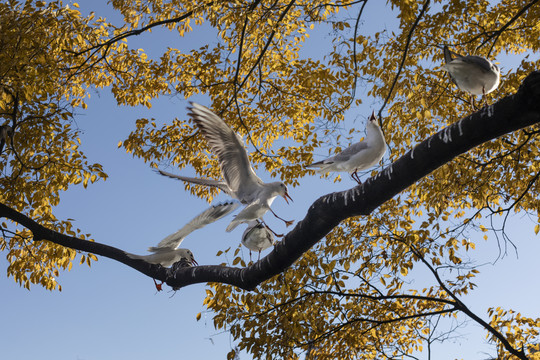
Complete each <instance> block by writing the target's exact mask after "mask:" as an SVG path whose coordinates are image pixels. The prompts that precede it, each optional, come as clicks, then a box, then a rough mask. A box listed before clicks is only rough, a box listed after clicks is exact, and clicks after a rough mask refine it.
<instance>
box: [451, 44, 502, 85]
mask: <svg viewBox="0 0 540 360" xmlns="http://www.w3.org/2000/svg"><path fill="white" fill-rule="evenodd" d="M443 52H444V61H445V64H444V65H443V66H442V68H443V69H444V70H446V71H447V72H448V74H450V77H451V78H452V81H453V82H454V83H455V84H456V85H457V87H458V88H460V89H461V90H463V91H466V92H468V93H470V94H472V95H486V94H489V93H490V92H492V91H493V90H495V89H496V88H497V87H498V86H499V82H500V79H501V72H500V70H499V67H498V66H497V65H495V64H493V63H492V62H491V61H489V60H488V59H486V58H483V57H481V56H475V55H467V56H462V55H459V54H457V53H455V52H453V51H451V50H450V49H448V46H446V45H445V46H444V48H443Z"/></svg>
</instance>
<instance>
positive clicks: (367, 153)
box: [307, 112, 386, 184]
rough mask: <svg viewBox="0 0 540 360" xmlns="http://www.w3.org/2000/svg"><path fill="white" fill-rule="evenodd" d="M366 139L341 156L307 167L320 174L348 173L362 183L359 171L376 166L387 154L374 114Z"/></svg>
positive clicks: (368, 124) (344, 151)
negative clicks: (314, 168)
mask: <svg viewBox="0 0 540 360" xmlns="http://www.w3.org/2000/svg"><path fill="white" fill-rule="evenodd" d="M366 132H367V134H366V138H365V139H364V140H362V141H360V142H357V143H355V144H352V145H351V146H349V147H348V148H346V149H345V150H343V151H342V152H340V153H339V154H337V155H335V156H332V157H330V158H328V159H325V160H322V161H318V162H316V163H313V164H309V165H307V167H316V168H318V169H316V170H315V171H316V172H318V173H328V172H330V171H346V172H348V173H350V174H351V177H352V178H353V179H354V180H355V181H356V182H357V183H359V184H361V183H362V181H361V180H360V177H359V176H358V171H360V170H366V169H369V168H370V167H372V166H374V165H376V164H377V163H378V162H379V161H380V160H381V159H382V157H383V156H384V154H385V152H386V141H385V140H384V134H383V132H382V130H381V128H380V127H379V124H378V123H377V117H376V116H375V113H374V112H373V113H372V114H371V116H370V118H369V120H368V123H367V125H366Z"/></svg>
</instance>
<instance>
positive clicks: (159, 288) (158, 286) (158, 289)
mask: <svg viewBox="0 0 540 360" xmlns="http://www.w3.org/2000/svg"><path fill="white" fill-rule="evenodd" d="M152 280H154V284H155V285H156V289H157V291H158V292H159V291H162V290H163V289H162V288H161V286H162V285H163V282H161V284H158V283H157V281H156V279H154V278H152Z"/></svg>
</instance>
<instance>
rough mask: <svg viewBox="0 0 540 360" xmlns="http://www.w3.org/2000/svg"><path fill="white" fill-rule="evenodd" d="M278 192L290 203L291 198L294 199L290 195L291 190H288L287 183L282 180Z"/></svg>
mask: <svg viewBox="0 0 540 360" xmlns="http://www.w3.org/2000/svg"><path fill="white" fill-rule="evenodd" d="M278 194H279V195H281V196H283V198H284V199H285V201H286V202H287V204H288V203H289V200H291V201H293V199H292V198H291V197H290V196H289V191H288V190H287V185H285V184H284V183H282V182H280V183H279V188H278Z"/></svg>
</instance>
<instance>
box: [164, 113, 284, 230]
mask: <svg viewBox="0 0 540 360" xmlns="http://www.w3.org/2000/svg"><path fill="white" fill-rule="evenodd" d="M188 110H189V111H190V113H189V115H190V116H191V117H192V118H193V121H194V122H195V124H197V126H198V127H199V129H200V130H201V132H202V134H203V136H204V138H205V139H206V141H207V142H208V146H209V147H210V150H211V151H212V152H213V153H214V154H215V155H217V157H218V162H219V167H220V169H221V174H222V175H223V178H224V181H217V180H213V179H200V178H192V177H187V176H180V175H175V174H171V173H168V172H165V171H162V170H159V173H160V174H162V175H165V176H169V177H172V178H175V179H180V180H183V181H187V182H190V183H193V184H197V185H204V186H212V187H217V188H218V189H221V190H222V191H224V192H225V193H227V194H229V195H230V196H231V197H233V198H235V199H238V200H240V202H241V203H242V204H245V205H247V206H246V207H245V208H244V209H243V210H242V211H241V212H240V213H239V214H238V215H237V216H236V218H235V219H234V220H233V221H232V222H231V223H230V224H229V226H227V231H228V232H229V231H232V230H233V229H234V228H235V227H236V226H238V224H240V223H243V222H248V221H250V220H256V219H260V220H261V221H262V217H263V216H264V214H265V213H266V212H267V211H268V210H270V211H271V212H272V214H274V216H275V217H277V218H278V219H280V220H283V221H284V222H285V224H287V226H289V225H290V224H292V223H293V222H292V221H287V220H284V219H282V218H280V217H279V216H278V215H277V214H276V213H274V211H273V210H272V209H271V208H270V205H272V202H273V201H274V199H275V198H276V196H278V195H279V196H283V198H284V199H285V201H286V202H287V203H289V201H288V200H291V201H292V199H291V197H290V196H289V194H288V191H287V186H285V184H284V183H282V182H271V183H264V182H263V181H262V180H261V179H260V178H259V177H258V176H257V175H256V174H255V172H254V171H253V168H252V167H251V164H250V162H249V159H248V154H247V152H246V149H245V148H244V144H243V142H242V139H241V138H240V136H238V135H237V134H236V133H235V132H234V131H233V130H232V129H231V128H229V126H227V124H226V123H225V122H224V121H223V120H222V119H221V118H220V117H219V116H217V115H216V114H214V113H213V112H212V111H211V110H210V109H208V108H207V107H205V106H202V105H199V104H196V103H191V107H190V108H188Z"/></svg>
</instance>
